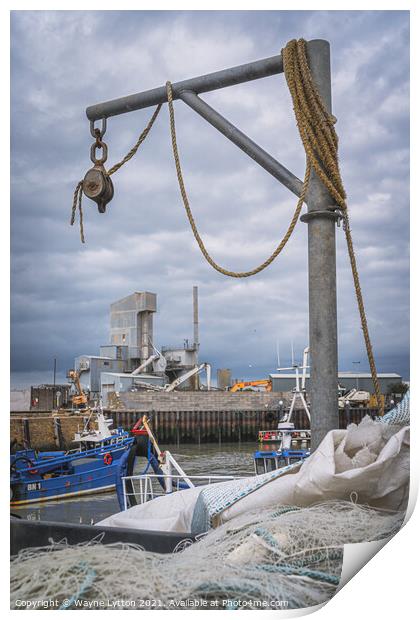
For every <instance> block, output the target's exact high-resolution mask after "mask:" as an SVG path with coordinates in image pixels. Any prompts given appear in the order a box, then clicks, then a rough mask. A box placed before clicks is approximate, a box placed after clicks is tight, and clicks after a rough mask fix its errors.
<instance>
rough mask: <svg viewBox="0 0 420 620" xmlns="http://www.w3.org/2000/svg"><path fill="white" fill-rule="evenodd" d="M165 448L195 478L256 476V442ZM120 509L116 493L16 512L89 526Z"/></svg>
mask: <svg viewBox="0 0 420 620" xmlns="http://www.w3.org/2000/svg"><path fill="white" fill-rule="evenodd" d="M161 448H162V449H163V450H165V449H169V450H170V451H171V453H172V454H173V455H174V457H175V459H176V460H177V461H178V463H179V464H180V465H181V467H182V468H183V469H184V471H185V472H186V473H187V474H189V475H191V476H193V475H200V474H205V475H207V474H209V473H212V474H218V475H235V476H246V475H252V474H253V473H254V464H253V452H254V451H255V450H256V449H257V444H256V443H254V442H250V443H242V444H238V443H232V444H226V443H223V444H214V443H211V444H201V445H196V444H181V445H179V446H164V445H162V446H161ZM144 465H145V460H144V459H138V462H137V464H136V468H135V473H140V472H141V471H142V469H143V468H144ZM119 510H120V508H119V505H118V500H117V496H116V493H115V491H112V492H110V493H98V494H95V495H87V496H85V497H78V498H74V499H71V498H69V499H66V500H55V501H51V502H45V503H44V502H41V503H39V504H29V505H27V506H22V507H18V506H13V509H12V512H13V513H14V514H16V515H19V516H20V517H22V518H23V519H29V520H42V521H62V522H67V523H85V524H88V525H89V524H91V523H92V522H94V523H96V522H97V521H100V520H101V519H105V517H108V516H109V515H111V514H114V513H116V512H118V511H119Z"/></svg>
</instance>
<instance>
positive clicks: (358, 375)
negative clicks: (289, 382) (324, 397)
mask: <svg viewBox="0 0 420 620" xmlns="http://www.w3.org/2000/svg"><path fill="white" fill-rule="evenodd" d="M299 374H300V375H301V373H300V371H299ZM310 376H311V373H307V374H306V377H310ZM295 377H296V373H294V372H293V373H292V372H289V373H277V374H276V373H272V374H270V378H271V379H295ZM338 377H339V378H340V379H371V378H372V375H371V374H370V372H347V371H339V373H338ZM378 379H401V375H399V374H398V373H396V372H378Z"/></svg>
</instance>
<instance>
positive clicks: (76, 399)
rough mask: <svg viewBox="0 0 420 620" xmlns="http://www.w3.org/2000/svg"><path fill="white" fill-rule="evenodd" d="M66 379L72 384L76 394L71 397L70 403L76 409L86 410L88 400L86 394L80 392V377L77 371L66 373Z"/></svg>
mask: <svg viewBox="0 0 420 620" xmlns="http://www.w3.org/2000/svg"><path fill="white" fill-rule="evenodd" d="M67 377H68V378H69V379H70V381H71V382H72V383H73V385H74V387H75V388H76V394H75V395H74V396H73V397H72V399H71V402H72V403H73V405H74V406H75V407H77V409H87V408H88V398H87V396H86V394H85V393H84V392H83V390H82V386H81V385H80V375H79V373H78V372H77V370H69V371H68V373H67Z"/></svg>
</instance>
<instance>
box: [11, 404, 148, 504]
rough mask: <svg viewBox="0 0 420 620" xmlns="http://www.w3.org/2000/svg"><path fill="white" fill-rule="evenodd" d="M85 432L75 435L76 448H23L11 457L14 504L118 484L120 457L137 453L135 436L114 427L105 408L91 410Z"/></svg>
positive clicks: (89, 491) (108, 487)
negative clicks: (106, 416)
mask: <svg viewBox="0 0 420 620" xmlns="http://www.w3.org/2000/svg"><path fill="white" fill-rule="evenodd" d="M89 413H90V415H89V417H88V418H87V420H86V423H85V425H84V428H83V430H82V431H80V432H78V433H76V434H75V438H74V442H75V443H78V447H77V448H76V449H74V450H69V451H67V452H65V451H54V452H37V451H35V450H20V451H18V452H16V453H15V454H12V455H11V457H10V503H11V504H12V505H19V504H28V503H31V502H44V501H48V500H53V499H63V498H65V497H75V496H78V495H85V494H88V493H98V492H101V491H110V490H112V489H113V488H114V487H115V482H116V479H117V472H118V465H119V462H120V459H121V458H122V457H123V455H125V454H126V453H127V452H129V451H131V452H132V453H133V455H132V458H131V459H130V462H131V463H134V459H135V453H136V446H135V438H134V437H133V436H131V435H130V433H129V432H127V431H124V430H123V429H122V428H121V427H119V428H117V429H111V428H110V426H111V425H112V420H108V419H106V418H105V416H104V414H103V412H102V410H101V409H100V408H99V409H96V410H90V412H89Z"/></svg>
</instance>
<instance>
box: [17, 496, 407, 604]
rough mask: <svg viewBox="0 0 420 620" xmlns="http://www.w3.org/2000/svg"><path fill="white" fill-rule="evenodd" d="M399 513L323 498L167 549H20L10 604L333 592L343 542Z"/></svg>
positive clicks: (394, 523)
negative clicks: (166, 552)
mask: <svg viewBox="0 0 420 620" xmlns="http://www.w3.org/2000/svg"><path fill="white" fill-rule="evenodd" d="M403 518H404V513H403V512H393V513H392V512H389V511H383V510H382V511H381V510H376V509H372V508H368V507H366V506H361V505H358V504H356V503H352V502H344V501H328V502H324V503H321V504H317V505H314V506H311V507H309V508H297V507H294V506H283V507H279V508H278V509H273V508H271V509H268V510H265V511H261V510H260V511H258V513H257V512H253V513H252V512H247V513H246V514H244V515H241V516H239V517H237V518H235V519H233V520H231V521H230V522H228V523H225V524H224V525H222V526H220V527H219V528H217V529H215V530H212V531H210V532H209V533H208V534H207V535H205V536H202V537H201V538H199V540H198V541H197V542H195V543H194V544H189V541H188V540H186V541H183V542H182V543H180V544H179V545H178V548H177V549H176V551H177V553H173V554H171V555H162V554H157V553H151V552H146V551H144V550H143V549H142V548H141V547H139V546H136V545H131V544H122V543H118V544H111V545H104V544H102V543H101V541H100V540H99V539H96V540H93V541H91V542H90V543H88V544H81V545H75V546H69V545H67V544H66V541H61V542H60V543H55V544H52V545H51V546H49V547H43V548H37V549H26V550H23V551H21V552H20V553H19V554H18V555H17V556H15V557H13V558H12V562H11V608H12V609H15V608H16V607H17V604H16V601H21V600H25V601H29V602H30V601H34V602H36V601H48V600H54V601H55V602H56V607H55V608H57V607H58V608H62V609H69V608H71V609H77V608H78V607H81V608H96V607H102V608H106V609H109V608H113V607H115V606H117V607H118V608H127V609H133V608H137V609H138V608H150V609H153V608H157V609H158V608H160V609H176V608H219V609H238V608H245V609H279V608H280V609H281V608H301V607H309V606H312V605H316V604H319V603H322V602H325V601H327V600H329V599H330V598H331V597H332V596H333V595H334V592H335V591H336V589H337V585H338V583H339V580H340V575H341V567H342V558H343V544H346V543H357V542H363V541H371V540H379V539H382V538H386V537H388V536H391V535H393V534H395V533H396V532H397V531H398V529H399V528H400V527H401V525H402V522H403ZM35 604H36V603H34V605H35ZM29 606H30V605H28V607H29ZM32 608H33V607H32ZM48 608H50V607H48Z"/></svg>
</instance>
